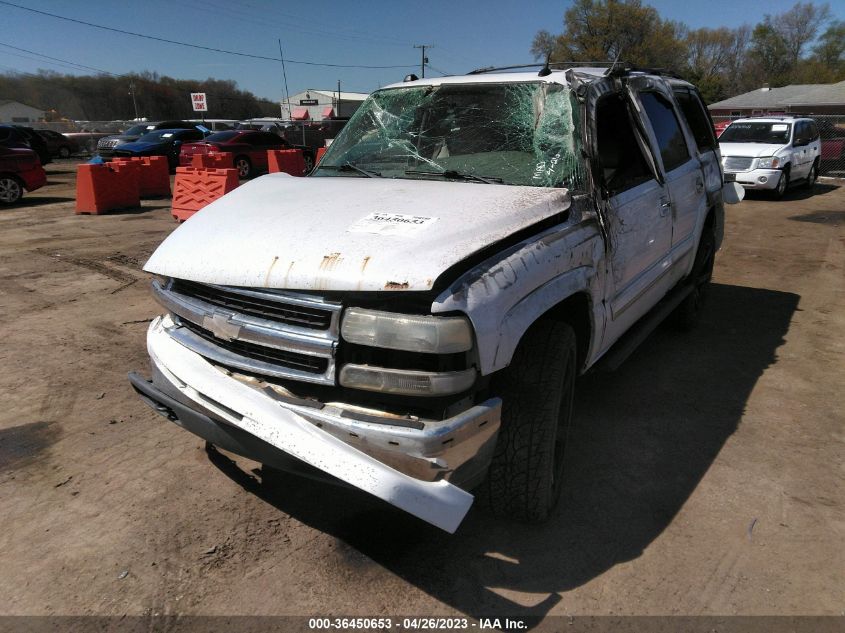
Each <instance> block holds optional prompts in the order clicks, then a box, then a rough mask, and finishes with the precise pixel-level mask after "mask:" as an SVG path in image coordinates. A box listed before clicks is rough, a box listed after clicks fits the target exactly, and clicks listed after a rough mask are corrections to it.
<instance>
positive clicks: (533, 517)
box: [477, 321, 577, 523]
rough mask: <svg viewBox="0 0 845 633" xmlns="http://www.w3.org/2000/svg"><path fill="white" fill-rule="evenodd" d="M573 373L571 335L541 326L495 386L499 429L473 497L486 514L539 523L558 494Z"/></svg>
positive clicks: (550, 324) (553, 325)
mask: <svg viewBox="0 0 845 633" xmlns="http://www.w3.org/2000/svg"><path fill="white" fill-rule="evenodd" d="M576 373H577V345H576V338H575V333H574V332H573V330H572V328H571V327H570V326H569V325H567V324H566V323H561V322H557V321H541V322H539V323H536V324H535V325H534V326H532V327H531V329H530V330H529V331H528V332H527V333H526V334H525V336H524V337H523V340H522V341H521V342H520V344H519V347H518V348H517V350H516V352H515V353H514V356H513V359H512V360H511V364H510V366H509V367H508V368H507V369H505V370H503V371H502V372H500V375H499V377H498V378H496V379H494V381H493V388H494V394H495V395H500V396H501V397H502V426H501V428H500V429H499V438H498V441H497V443H496V450H495V454H494V456H493V460H492V462H491V464H490V469H489V471H488V473H487V479H486V480H485V481H484V483H482V484H481V486H480V487H479V489H478V490H477V499H478V500H479V502H480V504H481V505H482V506H484V507H486V509H487V510H488V511H489V512H490V513H491V514H493V515H495V516H498V517H507V518H514V519H517V520H519V521H523V522H526V523H538V522H541V521H544V520H546V519H547V518H548V517H549V515H550V513H551V512H552V510H553V509H554V507H555V505H556V504H557V501H558V499H559V498H560V492H561V489H562V487H563V465H564V456H565V452H566V443H567V438H568V434H569V427H570V424H571V421H572V409H573V397H574V393H575V377H576Z"/></svg>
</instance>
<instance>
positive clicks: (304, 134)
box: [237, 119, 349, 172]
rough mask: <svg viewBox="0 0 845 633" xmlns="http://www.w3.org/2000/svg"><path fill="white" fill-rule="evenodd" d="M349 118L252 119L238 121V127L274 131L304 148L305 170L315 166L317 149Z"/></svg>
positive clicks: (334, 135) (336, 132)
mask: <svg viewBox="0 0 845 633" xmlns="http://www.w3.org/2000/svg"><path fill="white" fill-rule="evenodd" d="M348 120H349V119H324V120H322V121H284V120H282V119H274V120H267V119H252V120H248V121H241V122H240V123H238V125H237V127H238V129H242V130H245V129H248V130H259V131H262V132H272V133H273V134H276V135H278V136H280V137H282V138H283V139H285V140H286V141H287V142H288V143H290V144H291V146H292V147H298V148H301V149H302V150H303V154H304V157H305V171H306V172H310V171H311V170H312V169H313V167H314V160H315V157H316V155H317V150H318V149H320V148H321V147H326V141H329V140H331V139H334V138H335V137H336V136H337V135H338V134H340V131H341V130H342V129H343V126H345V125H346V122H347V121H348Z"/></svg>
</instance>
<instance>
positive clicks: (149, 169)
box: [111, 156, 170, 198]
mask: <svg viewBox="0 0 845 633" xmlns="http://www.w3.org/2000/svg"><path fill="white" fill-rule="evenodd" d="M119 163H137V164H138V166H139V167H140V169H141V180H140V189H141V197H142V198H157V197H162V196H164V197H170V165H169V164H168V162H167V157H166V156H142V157H140V158H115V159H113V160H112V161H111V164H113V165H114V164H119Z"/></svg>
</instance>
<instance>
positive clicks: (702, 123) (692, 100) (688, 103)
mask: <svg viewBox="0 0 845 633" xmlns="http://www.w3.org/2000/svg"><path fill="white" fill-rule="evenodd" d="M675 99H677V100H678V105H679V106H680V107H681V112H682V113H683V115H684V118H685V119H686V120H687V123H688V124H689V127H690V130H692V135H693V138H695V144H696V145H697V146H698V151H699V152H702V153H704V152H707V151H710V150H712V149H716V135H715V134H714V133H713V126H712V125H711V124H710V117H708V116H707V111H706V110H705V109H704V104H703V103H701V100H700V99H699V98H698V95H697V94H695V93H694V92H692V91H690V90H688V89H680V90H676V91H675Z"/></svg>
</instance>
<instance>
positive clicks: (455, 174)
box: [405, 169, 504, 185]
mask: <svg viewBox="0 0 845 633" xmlns="http://www.w3.org/2000/svg"><path fill="white" fill-rule="evenodd" d="M405 173H406V174H408V175H417V176H443V177H444V178H450V179H452V180H469V181H471V182H483V183H485V184H487V185H493V184H502V183H503V182H504V180H502V179H501V178H496V177H494V176H476V175H475V174H464V173H461V172H459V171H455V170H454V169H447V170H445V171H426V170H424V169H406V170H405Z"/></svg>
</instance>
